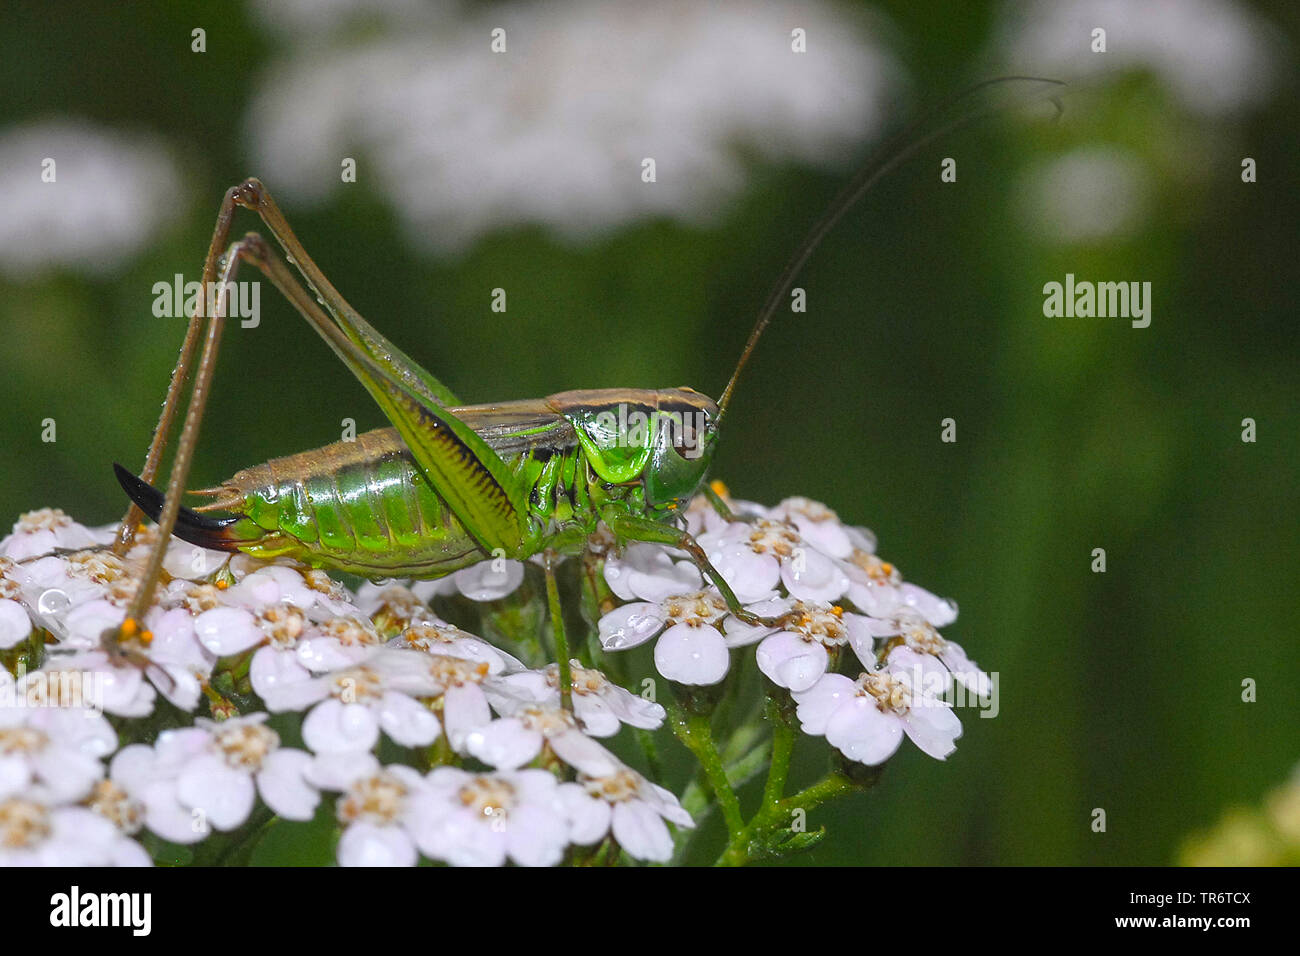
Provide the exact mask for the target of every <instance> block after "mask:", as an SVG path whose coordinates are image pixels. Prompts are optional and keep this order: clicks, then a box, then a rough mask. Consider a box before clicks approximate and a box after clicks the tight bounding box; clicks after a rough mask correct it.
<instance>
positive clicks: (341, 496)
mask: <svg viewBox="0 0 1300 956" xmlns="http://www.w3.org/2000/svg"><path fill="white" fill-rule="evenodd" d="M231 486H235V487H237V488H238V490H239V493H240V494H241V496H242V498H243V502H242V506H241V507H239V508H238V509H237V510H239V511H241V512H242V513H244V514H245V515H246V516H247V517H248V518H250V519H252V521H253V522H254V523H256V524H257V526H258V527H259V528H261V529H263V530H264V531H266V532H270V533H269V534H267V535H266V536H265V537H263V538H262V539H261V540H259V541H257V542H255V543H252V544H249V545H246V546H244V547H242V548H241V549H240V550H242V551H244V552H246V553H248V554H251V555H253V556H254V557H275V556H278V555H282V554H287V555H289V556H291V557H294V558H297V559H298V560H301V561H305V562H307V563H309V564H312V565H315V566H317V567H327V568H332V569H335V570H340V571H348V572H351V573H354V574H360V575H363V576H367V577H386V576H403V577H437V576H440V575H442V574H447V573H449V572H451V571H455V570H456V569H458V568H462V567H465V566H466V565H469V564H473V563H474V562H475V561H478V560H480V559H481V558H482V557H483V552H482V550H481V549H480V548H479V546H478V544H477V543H476V542H475V541H474V539H473V538H472V537H470V535H469V534H468V532H466V530H465V528H464V527H463V526H462V525H461V523H460V521H459V520H458V519H457V518H456V516H455V514H453V513H452V511H451V509H450V508H448V507H447V505H446V503H445V502H444V501H443V500H442V499H441V498H440V497H438V495H437V494H436V493H435V492H434V491H433V489H432V488H430V487H429V483H428V481H427V480H426V479H425V477H424V475H423V473H421V471H420V470H419V469H418V468H417V467H416V465H415V462H414V460H413V459H412V458H411V456H410V452H409V451H408V450H407V449H406V446H405V445H404V444H402V443H401V440H400V439H398V438H397V436H396V433H395V432H393V430H392V429H380V430H378V431H375V432H367V433H366V434H363V435H359V436H357V439H356V440H355V441H352V442H338V443H336V444H334V445H327V446H325V447H324V448H319V449H316V450H314V451H310V452H304V453H302V454H300V455H291V456H289V457H287V458H277V459H275V460H273V461H270V462H267V463H266V464H264V465H258V466H256V467H254V468H250V469H248V470H246V471H242V472H240V473H239V474H237V475H235V477H234V478H232V479H231V481H230V482H228V483H227V487H231Z"/></svg>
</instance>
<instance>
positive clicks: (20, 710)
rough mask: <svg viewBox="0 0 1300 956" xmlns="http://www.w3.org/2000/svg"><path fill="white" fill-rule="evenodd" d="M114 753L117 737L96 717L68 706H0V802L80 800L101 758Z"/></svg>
mask: <svg viewBox="0 0 1300 956" xmlns="http://www.w3.org/2000/svg"><path fill="white" fill-rule="evenodd" d="M0 673H3V674H4V677H5V678H8V677H9V675H8V673H7V672H3V671H0ZM28 676H29V677H30V676H31V675H28ZM20 690H21V685H20ZM116 749H117V733H116V731H114V730H113V728H112V726H111V725H110V724H109V722H108V721H107V720H105V719H104V716H103V715H102V714H98V713H95V712H93V711H89V710H85V709H82V708H71V707H50V706H46V707H26V706H5V707H0V800H4V799H8V798H9V797H14V796H22V797H26V798H29V799H35V800H39V801H41V802H42V803H66V802H70V801H75V800H80V799H81V798H83V797H85V796H86V795H87V794H89V793H90V790H91V788H92V787H93V786H94V785H95V783H96V782H97V781H98V780H99V779H100V778H101V777H103V776H104V765H103V764H102V763H101V762H100V761H101V758H103V757H106V756H108V755H109V754H111V753H112V752H113V751H114V750H116Z"/></svg>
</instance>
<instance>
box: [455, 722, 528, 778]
mask: <svg viewBox="0 0 1300 956" xmlns="http://www.w3.org/2000/svg"><path fill="white" fill-rule="evenodd" d="M465 749H466V751H468V752H469V753H470V754H472V755H473V756H475V757H477V758H478V759H479V760H482V761H483V762H484V763H485V764H487V765H488V766H490V767H496V768H497V769H498V770H514V769H515V768H516V767H522V766H523V765H524V764H526V763H528V762H529V761H530V760H532V759H533V758H534V757H536V756H537V755H538V754H539V753H541V750H542V735H541V734H540V733H538V732H537V731H535V730H529V729H528V728H526V727H525V726H524V725H523V723H522V722H520V721H518V720H516V719H514V718H513V717H507V718H504V719H502V720H494V721H492V722H491V723H490V724H487V725H486V726H483V727H479V728H478V729H477V730H473V731H471V732H470V733H469V734H468V735H467V736H466V737H465Z"/></svg>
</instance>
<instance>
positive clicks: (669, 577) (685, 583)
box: [605, 542, 701, 603]
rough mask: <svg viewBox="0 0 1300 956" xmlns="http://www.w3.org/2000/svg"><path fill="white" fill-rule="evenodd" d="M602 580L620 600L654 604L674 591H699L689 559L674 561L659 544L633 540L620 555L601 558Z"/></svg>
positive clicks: (696, 573)
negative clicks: (602, 565) (603, 562)
mask: <svg viewBox="0 0 1300 956" xmlns="http://www.w3.org/2000/svg"><path fill="white" fill-rule="evenodd" d="M605 581H606V583H608V584H609V588H610V590H611V591H613V592H614V594H616V595H617V596H618V597H619V598H621V599H622V600H624V601H632V600H641V601H652V602H655V603H658V602H659V601H662V600H664V598H668V597H671V596H672V595H674V594H684V593H687V592H690V591H696V590H699V587H700V584H701V578H700V572H699V571H698V570H697V569H696V567H695V565H694V564H692V563H691V562H689V561H680V560H679V561H674V560H673V556H672V555H671V554H670V553H669V552H668V550H667V549H666V548H664V547H662V546H661V545H656V544H647V543H644V542H635V543H633V544H629V545H628V547H627V550H626V551H625V552H624V553H623V555H622V556H619V555H613V554H611V555H610V556H609V557H607V558H606V559H605Z"/></svg>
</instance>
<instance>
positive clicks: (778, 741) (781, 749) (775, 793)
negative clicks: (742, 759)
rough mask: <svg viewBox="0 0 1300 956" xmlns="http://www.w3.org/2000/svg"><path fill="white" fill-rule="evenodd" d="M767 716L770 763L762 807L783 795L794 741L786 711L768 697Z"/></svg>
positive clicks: (776, 800)
mask: <svg viewBox="0 0 1300 956" xmlns="http://www.w3.org/2000/svg"><path fill="white" fill-rule="evenodd" d="M767 716H768V719H769V720H770V721H771V722H772V761H771V763H770V764H768V768H767V782H766V783H765V784H764V785H763V806H764V807H770V806H772V805H773V804H774V803H777V802H778V801H779V800H780V799H781V797H782V795H783V794H784V793H785V782H786V778H787V777H788V776H789V774H790V757H791V755H793V754H794V741H795V729H794V725H793V724H791V723H790V721H789V718H788V715H787V713H786V709H785V708H783V707H782V706H781V703H780V702H779V701H776V700H774V699H773V698H770V697H769V698H768V701H767Z"/></svg>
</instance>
